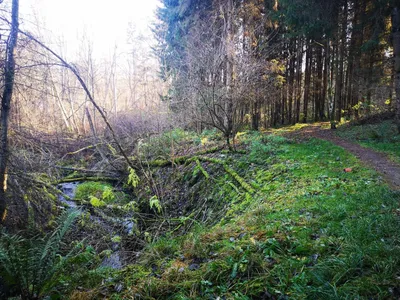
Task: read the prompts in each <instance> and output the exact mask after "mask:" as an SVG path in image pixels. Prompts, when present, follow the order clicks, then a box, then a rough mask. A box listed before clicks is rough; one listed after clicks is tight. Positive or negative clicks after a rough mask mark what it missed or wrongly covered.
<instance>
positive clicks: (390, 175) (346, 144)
mask: <svg viewBox="0 0 400 300" xmlns="http://www.w3.org/2000/svg"><path fill="white" fill-rule="evenodd" d="M290 136H292V137H294V138H307V137H310V136H311V137H315V138H319V139H323V140H327V141H330V142H332V143H334V144H336V145H338V146H340V147H342V148H344V149H346V150H348V151H349V152H351V153H353V154H354V155H355V156H356V157H357V158H358V159H360V160H361V161H362V162H364V163H365V164H366V165H368V166H370V167H372V168H374V169H375V170H376V171H377V172H378V173H380V174H381V175H382V176H383V177H384V178H385V180H386V181H387V183H388V184H389V185H390V187H391V188H392V189H394V190H397V191H398V190H400V165H399V164H397V163H395V162H393V161H391V160H389V158H388V157H387V155H386V154H384V153H380V152H376V151H374V150H371V149H368V148H364V147H362V146H360V145H358V144H356V143H352V142H350V141H348V140H345V139H342V138H340V137H338V136H337V135H336V134H335V132H334V131H333V130H330V129H324V128H322V127H321V124H315V125H310V126H307V127H304V128H302V129H301V130H299V131H297V132H293V133H291V134H290Z"/></svg>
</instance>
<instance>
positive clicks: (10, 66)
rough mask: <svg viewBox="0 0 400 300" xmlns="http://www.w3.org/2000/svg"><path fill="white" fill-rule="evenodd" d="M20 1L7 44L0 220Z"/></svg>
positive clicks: (0, 149) (14, 8)
mask: <svg viewBox="0 0 400 300" xmlns="http://www.w3.org/2000/svg"><path fill="white" fill-rule="evenodd" d="M18 16H19V1H18V0H13V1H12V12H11V32H10V36H9V38H8V43H7V55H6V62H5V66H4V90H3V97H2V101H1V141H0V142H1V147H0V183H1V188H0V217H1V219H0V220H3V218H4V216H3V215H4V212H5V211H6V203H5V201H6V199H5V192H6V190H7V161H8V125H9V124H8V119H9V114H10V108H11V99H12V95H13V89H14V76H15V59H14V51H15V48H16V46H17V41H18V30H19V20H18Z"/></svg>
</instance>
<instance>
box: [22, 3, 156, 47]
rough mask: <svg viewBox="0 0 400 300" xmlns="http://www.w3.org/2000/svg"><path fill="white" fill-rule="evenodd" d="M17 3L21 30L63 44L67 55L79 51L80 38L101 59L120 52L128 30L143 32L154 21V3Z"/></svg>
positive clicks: (124, 43)
mask: <svg viewBox="0 0 400 300" xmlns="http://www.w3.org/2000/svg"><path fill="white" fill-rule="evenodd" d="M24 2H25V3H21V18H22V19H23V21H22V24H23V25H22V26H23V27H24V28H27V29H30V30H35V29H36V30H38V29H39V30H40V31H41V33H42V34H46V35H47V34H49V33H50V34H51V35H52V36H53V38H56V39H58V40H63V41H64V42H63V44H64V47H65V48H66V49H64V50H65V51H67V52H68V54H69V55H73V54H74V53H76V52H77V51H79V45H80V44H81V42H82V38H83V37H85V38H86V39H88V40H89V41H90V42H91V43H93V49H94V53H95V54H96V55H104V54H107V53H108V52H110V51H113V49H114V48H115V46H117V47H118V48H120V49H123V48H124V47H125V46H126V44H127V40H128V29H129V26H134V27H135V28H136V30H137V31H142V32H147V31H148V28H149V26H150V25H151V23H152V22H153V21H154V10H155V8H156V6H157V3H158V1H157V0H146V1H142V0H114V1H98V0H84V1H82V0H70V1H61V0H27V1H24Z"/></svg>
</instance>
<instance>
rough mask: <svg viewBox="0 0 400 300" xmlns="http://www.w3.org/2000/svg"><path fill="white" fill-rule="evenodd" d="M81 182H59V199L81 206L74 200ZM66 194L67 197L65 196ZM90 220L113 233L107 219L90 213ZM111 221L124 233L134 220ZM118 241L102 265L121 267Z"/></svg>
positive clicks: (71, 204)
mask: <svg viewBox="0 0 400 300" xmlns="http://www.w3.org/2000/svg"><path fill="white" fill-rule="evenodd" d="M80 183H81V182H68V183H60V184H59V185H58V186H57V188H58V189H59V190H60V191H61V192H62V193H63V194H61V195H60V196H59V198H58V199H59V201H61V202H62V203H64V204H65V205H66V206H67V207H69V208H75V207H81V206H78V205H77V202H76V201H74V200H73V199H74V197H75V193H76V188H77V187H78V185H79V184H80ZM65 196H67V197H65ZM81 208H82V210H83V211H85V210H87V209H86V208H85V207H84V206H82V207H81ZM90 221H91V222H95V223H97V224H99V225H100V226H101V227H102V228H103V229H104V230H105V231H106V232H108V233H109V234H110V237H112V236H113V235H114V233H113V226H112V225H110V224H109V223H108V222H107V221H105V220H103V219H102V218H100V217H97V216H93V215H90ZM112 221H113V223H118V224H119V225H120V226H121V227H122V228H123V231H124V233H125V234H131V233H132V232H133V228H134V222H133V221H131V220H129V218H123V219H120V218H112ZM120 246H121V245H120V243H118V242H113V243H112V245H111V250H112V253H111V254H110V255H108V256H106V257H105V258H104V259H103V261H102V263H101V266H102V267H109V268H113V269H121V268H122V267H123V259H122V254H121V249H120Z"/></svg>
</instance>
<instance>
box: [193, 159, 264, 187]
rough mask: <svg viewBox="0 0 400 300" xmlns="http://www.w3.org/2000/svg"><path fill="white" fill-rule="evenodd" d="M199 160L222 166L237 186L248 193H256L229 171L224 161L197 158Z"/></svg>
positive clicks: (233, 172) (233, 171) (231, 170)
mask: <svg viewBox="0 0 400 300" xmlns="http://www.w3.org/2000/svg"><path fill="white" fill-rule="evenodd" d="M199 160H201V161H206V162H210V163H214V164H219V165H222V166H223V167H224V169H225V171H226V173H228V174H229V175H231V176H232V177H233V178H234V179H235V180H236V181H237V182H238V183H239V184H240V186H241V187H242V188H243V189H244V190H245V191H246V192H248V193H250V194H254V193H255V192H256V191H255V190H254V189H253V188H252V187H251V186H250V184H248V183H247V182H246V181H245V180H244V178H242V177H241V176H240V175H239V174H238V173H236V171H235V170H233V169H231V168H230V167H229V166H228V165H227V164H226V163H225V161H223V160H221V159H216V158H209V157H199Z"/></svg>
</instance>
